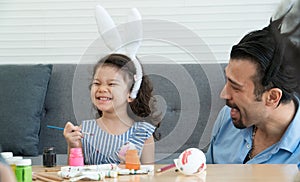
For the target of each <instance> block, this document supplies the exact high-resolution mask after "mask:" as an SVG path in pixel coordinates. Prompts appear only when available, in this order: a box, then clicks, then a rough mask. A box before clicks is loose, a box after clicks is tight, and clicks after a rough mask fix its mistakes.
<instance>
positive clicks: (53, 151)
mask: <svg viewBox="0 0 300 182" xmlns="http://www.w3.org/2000/svg"><path fill="white" fill-rule="evenodd" d="M44 153H55V147H44Z"/></svg>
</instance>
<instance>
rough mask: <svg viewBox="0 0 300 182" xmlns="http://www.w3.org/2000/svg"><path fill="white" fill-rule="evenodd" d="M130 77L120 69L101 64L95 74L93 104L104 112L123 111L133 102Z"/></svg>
mask: <svg viewBox="0 0 300 182" xmlns="http://www.w3.org/2000/svg"><path fill="white" fill-rule="evenodd" d="M128 80H129V79H128V78H127V77H126V76H125V73H124V72H123V71H121V70H120V69H118V68H116V67H113V66H110V65H102V66H100V67H99V68H98V69H97V70H96V72H95V75H94V78H93V82H92V87H91V99H92V102H93V104H94V105H95V106H96V107H97V108H98V109H99V110H101V111H102V112H103V113H105V112H107V113H114V112H115V113H123V112H126V111H127V106H128V103H129V102H131V101H132V100H131V98H130V97H129V96H130V90H129V89H130V86H129V85H130V84H129V81H128Z"/></svg>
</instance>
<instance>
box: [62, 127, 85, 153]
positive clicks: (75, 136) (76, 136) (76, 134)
mask: <svg viewBox="0 0 300 182" xmlns="http://www.w3.org/2000/svg"><path fill="white" fill-rule="evenodd" d="M80 131H81V128H80V127H79V126H74V125H73V124H72V123H71V122H67V124H66V125H65V128H64V137H65V139H66V141H67V143H68V146H69V147H70V148H78V147H81V138H82V133H81V132H80Z"/></svg>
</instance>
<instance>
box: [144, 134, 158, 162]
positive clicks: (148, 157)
mask: <svg viewBox="0 0 300 182" xmlns="http://www.w3.org/2000/svg"><path fill="white" fill-rule="evenodd" d="M154 152H155V142H154V138H153V136H151V137H149V138H148V139H147V140H146V141H145V143H144V147H143V151H142V155H141V163H142V164H154V162H155V161H154V160H155V158H154Z"/></svg>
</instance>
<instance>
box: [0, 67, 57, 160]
mask: <svg viewBox="0 0 300 182" xmlns="http://www.w3.org/2000/svg"><path fill="white" fill-rule="evenodd" d="M51 71H52V65H41V64H39V65H0V87H1V89H0V108H1V109H0V138H1V140H0V145H1V146H2V150H3V151H11V152H13V153H14V155H23V156H35V155H38V144H39V132H40V121H41V118H42V117H43V115H44V111H43V106H44V100H45V96H46V92H47V86H48V82H49V79H50V76H51ZM5 131H6V132H5Z"/></svg>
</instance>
